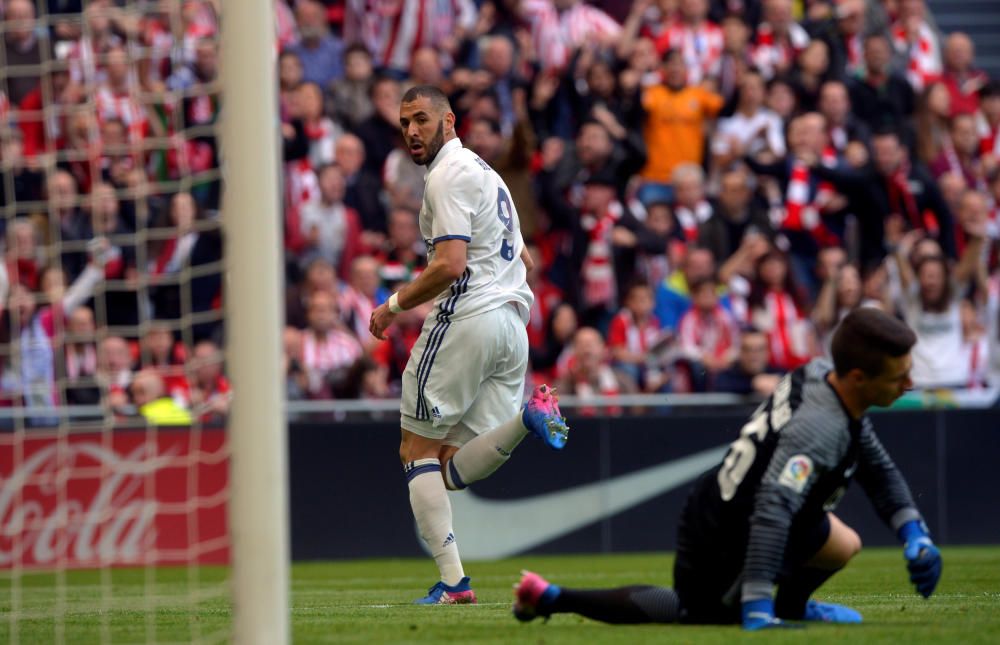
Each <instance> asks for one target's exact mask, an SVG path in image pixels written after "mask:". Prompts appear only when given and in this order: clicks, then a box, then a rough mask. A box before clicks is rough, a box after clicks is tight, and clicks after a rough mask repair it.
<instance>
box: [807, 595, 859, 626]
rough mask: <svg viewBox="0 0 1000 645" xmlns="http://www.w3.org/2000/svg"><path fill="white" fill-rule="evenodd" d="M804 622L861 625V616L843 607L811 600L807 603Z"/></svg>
mask: <svg viewBox="0 0 1000 645" xmlns="http://www.w3.org/2000/svg"><path fill="white" fill-rule="evenodd" d="M802 620H814V621H818V622H824V623H860V622H861V614H860V613H858V612H857V611H856V610H854V609H851V608H850V607H845V606H843V605H835V604H833V603H830V602H819V601H816V600H810V601H809V602H807V603H806V613H805V614H804V615H803V616H802Z"/></svg>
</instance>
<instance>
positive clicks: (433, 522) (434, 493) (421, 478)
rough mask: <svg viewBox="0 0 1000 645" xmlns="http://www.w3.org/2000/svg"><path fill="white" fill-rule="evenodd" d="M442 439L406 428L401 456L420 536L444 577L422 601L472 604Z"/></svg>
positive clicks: (471, 593)
mask: <svg viewBox="0 0 1000 645" xmlns="http://www.w3.org/2000/svg"><path fill="white" fill-rule="evenodd" d="M441 442H442V439H431V438H428V437H422V436H420V435H418V434H416V433H413V432H410V431H408V430H406V429H403V431H402V441H401V442H400V446H399V456H400V459H401V460H402V462H403V472H404V473H405V474H406V483H407V486H408V487H409V489H410V508H411V509H412V510H413V517H414V519H415V520H416V521H417V528H418V529H419V531H420V536H421V537H422V538H423V539H424V542H426V543H427V548H428V549H429V550H430V552H431V555H432V556H433V557H434V562H435V563H436V564H437V566H438V570H439V571H440V573H441V580H440V582H438V583H437V584H435V585H434V586H433V587H431V588H430V589H429V590H428V593H427V596H425V597H424V598H421V599H419V600H417V601H416V602H417V603H419V604H470V603H475V602H476V594H475V592H474V591H472V587H471V586H470V584H469V578H467V577H466V575H465V571H464V570H463V569H462V560H461V558H460V557H459V554H458V542H457V541H456V540H455V533H454V531H453V529H452V519H451V502H450V501H449V500H448V492H447V491H446V490H445V486H444V481H443V480H442V478H441V462H440V459H439V454H440V452H441Z"/></svg>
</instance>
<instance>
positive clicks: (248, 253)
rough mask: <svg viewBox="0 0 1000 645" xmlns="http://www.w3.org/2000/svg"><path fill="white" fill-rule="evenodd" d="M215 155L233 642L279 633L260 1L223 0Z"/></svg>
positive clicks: (283, 516)
mask: <svg viewBox="0 0 1000 645" xmlns="http://www.w3.org/2000/svg"><path fill="white" fill-rule="evenodd" d="M223 4H224V8H223V12H222V16H223V17H222V41H221V46H222V54H221V64H222V68H221V69H222V74H221V78H222V89H223V108H222V109H223V112H222V124H221V126H222V157H223V167H224V178H225V197H224V201H223V221H224V225H225V232H226V240H227V243H226V262H227V280H226V286H225V290H226V336H227V348H228V373H229V375H230V379H231V381H232V383H233V391H234V393H235V396H234V399H233V405H232V409H231V414H230V417H229V428H228V431H229V445H230V450H231V452H230V455H231V461H230V495H231V497H230V511H229V517H230V536H231V540H232V550H231V553H232V574H231V584H232V599H233V642H235V643H238V644H241V645H242V644H244V643H260V644H265V643H266V644H268V645H284V643H287V642H288V640H289V621H288V613H289V605H288V585H289V582H288V561H289V546H288V543H289V538H288V530H289V528H288V526H289V524H288V467H287V461H288V459H287V447H286V435H287V430H286V423H285V418H284V408H283V402H284V381H283V378H282V369H281V324H282V318H283V308H282V302H283V300H282V299H281V289H282V275H283V273H282V270H281V253H282V242H281V241H282V235H281V226H280V213H281V202H280V199H279V155H280V149H279V148H278V137H279V125H278V124H279V122H278V101H277V84H276V69H275V68H276V60H275V52H276V49H275V45H274V41H275V27H274V15H273V12H274V10H273V7H272V2H271V0H225V2H224V3H223Z"/></svg>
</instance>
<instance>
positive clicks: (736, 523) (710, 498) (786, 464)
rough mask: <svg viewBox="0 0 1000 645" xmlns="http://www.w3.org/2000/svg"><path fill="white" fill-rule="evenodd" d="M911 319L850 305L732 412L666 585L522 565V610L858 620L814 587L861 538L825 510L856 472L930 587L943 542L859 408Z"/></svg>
mask: <svg viewBox="0 0 1000 645" xmlns="http://www.w3.org/2000/svg"><path fill="white" fill-rule="evenodd" d="M915 342H916V337H915V335H914V334H913V332H912V331H911V330H910V329H909V328H908V327H907V326H906V325H905V324H904V323H902V322H900V321H899V320H897V319H895V318H893V317H891V316H889V315H887V314H884V313H882V312H881V311H878V310H876V309H871V308H863V309H857V310H855V311H853V312H852V313H850V314H849V315H848V316H847V317H846V318H845V319H844V320H843V321H842V322H841V324H840V327H839V328H838V330H837V332H836V334H835V335H834V339H833V345H832V356H833V365H832V366H831V365H830V364H829V362H827V361H825V360H822V359H816V360H813V361H812V362H811V363H809V364H808V365H806V366H804V367H802V368H799V369H798V370H796V371H794V372H792V373H790V374H788V375H787V376H785V377H784V378H783V379H782V381H781V382H780V383H779V385H778V387H777V389H776V390H775V392H774V394H773V395H772V396H771V397H770V398H769V399H768V400H767V401H765V402H764V403H763V404H761V406H760V407H759V408H758V409H757V411H756V412H755V413H754V414H753V416H752V417H751V418H750V420H749V422H747V424H746V425H745V426H743V429H742V431H741V432H740V436H739V438H738V439H737V440H736V441H734V442H733V443H732V444H731V446H730V448H729V452H728V453H727V454H726V457H725V459H724V460H723V462H722V463H721V464H720V465H719V466H717V467H716V468H713V469H712V470H710V471H709V472H707V473H706V474H705V475H703V476H702V477H701V479H700V480H699V481H698V482H697V484H696V485H695V487H694V490H693V491H692V492H691V495H690V496H689V498H688V501H687V504H686V507H685V509H684V511H683V512H682V515H681V518H680V522H679V525H678V539H677V559H676V561H675V564H674V588H673V589H667V588H664V587H653V586H629V587H622V588H618V589H591V590H581V589H568V588H561V587H559V586H558V585H555V584H551V583H549V582H547V581H546V580H544V579H542V578H541V577H540V576H538V575H537V574H534V573H531V572H524V576H523V578H522V579H521V582H520V583H519V584H518V585H517V586H516V590H515V600H514V615H515V616H516V617H517V618H518V619H520V620H531V619H533V618H535V617H536V616H549V615H551V614H555V613H563V612H572V613H577V614H581V615H583V616H587V617H589V618H593V619H595V620H601V621H604V622H608V623H671V622H686V623H716V624H718V623H742V625H743V627H744V628H745V629H748V630H757V629H766V628H776V627H782V626H786V625H788V623H786V622H784V621H786V620H806V621H826V622H835V623H858V622H861V615H860V614H859V613H858V612H857V611H855V610H853V609H851V608H849V607H843V606H840V605H834V604H830V603H821V602H817V601H815V600H813V599H811V596H812V594H813V593H814V592H815V591H816V590H817V589H818V588H819V587H820V585H822V584H823V583H824V582H825V581H826V580H828V579H829V578H830V577H831V576H832V575H834V574H835V573H836V572H837V571H839V570H840V569H842V568H843V567H844V566H845V565H846V564H847V563H848V561H850V559H851V558H852V557H853V556H854V555H855V554H857V553H858V551H859V550H860V549H861V540H860V538H859V537H858V535H857V533H855V532H854V530H852V529H851V528H850V527H848V526H847V525H846V524H844V523H843V522H842V521H840V520H839V519H838V518H837V517H836V516H835V515H833V513H832V510H833V509H834V508H835V507H836V505H837V503H838V502H839V501H840V498H841V497H842V496H843V493H844V491H845V489H846V487H847V484H848V483H849V482H850V480H851V479H852V478H856V479H857V480H858V483H860V484H861V486H862V488H863V489H864V491H865V493H866V494H867V495H868V497H869V498H870V499H871V501H872V504H873V505H874V506H875V510H876V511H877V512H878V514H879V516H880V517H881V518H882V520H883V521H884V522H885V523H886V524H887V525H889V526H890V527H891V528H892V530H893V531H894V532H895V533H896V535H897V536H898V538H899V539H900V541H901V542H902V543H903V544H904V547H903V555H904V558H905V560H906V562H907V566H908V568H909V573H910V580H911V581H912V582H913V584H914V585H915V586H916V589H917V591H918V592H919V593H920V594H921V595H923V596H924V597H925V598H926V597H929V596H930V595H931V594H932V593H933V592H934V588H935V587H936V585H937V582H938V579H939V578H940V576H941V554H940V552H939V551H938V549H937V547H936V546H935V545H934V543H933V542H932V541H931V538H930V536H929V535H928V531H927V527H926V525H925V524H924V522H923V519H922V518H921V516H920V512H919V511H918V510H917V508H916V505H915V504H914V502H913V497H912V495H911V494H910V489H909V487H908V486H907V484H906V481H905V480H904V479H903V476H902V474H900V472H899V471H898V470H897V469H896V466H895V464H893V462H892V459H891V458H890V457H889V455H888V454H887V453H886V451H885V449H884V448H883V447H882V444H881V443H880V442H879V440H878V438H877V437H876V436H875V432H874V431H873V429H872V423H871V421H870V419H869V418H868V417H867V416H866V415H865V413H866V411H867V410H868V409H869V408H870V407H872V406H887V405H890V404H891V403H892V402H893V401H895V400H896V399H897V398H899V396H900V395H902V394H903V392H905V391H906V390H907V389H908V388H910V387H911V385H912V383H911V381H910V376H909V372H910V366H911V364H912V361H911V359H910V350H911V348H912V347H913V345H914V343H915Z"/></svg>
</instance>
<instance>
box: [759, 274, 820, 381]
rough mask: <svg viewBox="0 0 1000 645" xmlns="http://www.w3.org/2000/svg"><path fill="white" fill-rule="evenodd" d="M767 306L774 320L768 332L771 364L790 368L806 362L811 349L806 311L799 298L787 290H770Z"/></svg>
mask: <svg viewBox="0 0 1000 645" xmlns="http://www.w3.org/2000/svg"><path fill="white" fill-rule="evenodd" d="M764 307H765V308H766V315H767V317H768V319H769V320H770V322H771V328H770V329H769V331H768V334H767V340H768V347H769V349H770V354H771V364H772V365H774V366H775V367H777V368H779V369H782V370H790V369H795V368H796V367H798V366H800V365H803V364H804V363H806V362H807V361H808V360H809V356H808V352H809V349H808V347H806V343H805V339H804V338H803V335H802V329H801V326H802V324H803V321H802V314H801V312H799V308H798V307H797V306H796V304H795V300H794V299H793V298H792V296H791V295H790V294H788V293H785V292H783V291H768V292H767V295H765V296H764Z"/></svg>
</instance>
